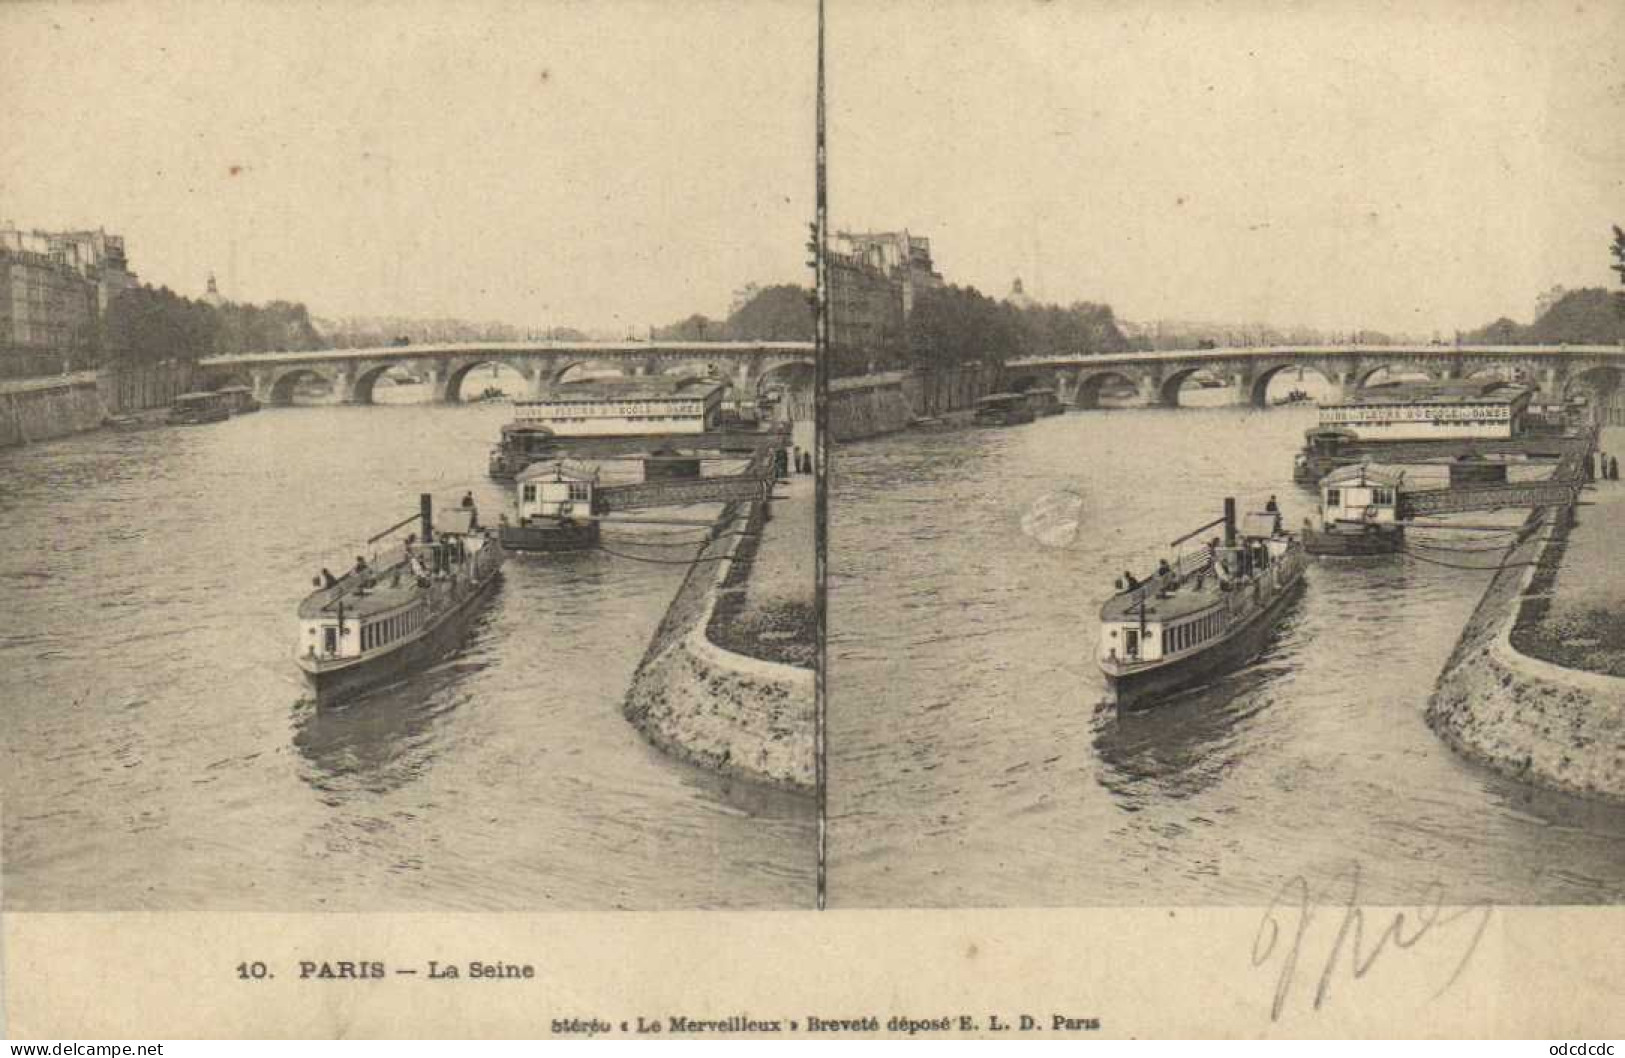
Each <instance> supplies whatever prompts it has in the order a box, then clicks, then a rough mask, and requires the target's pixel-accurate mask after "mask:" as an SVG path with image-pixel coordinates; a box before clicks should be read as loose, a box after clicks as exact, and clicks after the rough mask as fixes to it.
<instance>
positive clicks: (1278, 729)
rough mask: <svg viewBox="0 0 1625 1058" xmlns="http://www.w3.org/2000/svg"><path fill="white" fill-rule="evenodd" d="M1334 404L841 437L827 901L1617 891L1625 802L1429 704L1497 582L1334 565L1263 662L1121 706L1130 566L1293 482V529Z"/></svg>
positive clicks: (1043, 901) (1320, 567) (1318, 569)
mask: <svg viewBox="0 0 1625 1058" xmlns="http://www.w3.org/2000/svg"><path fill="white" fill-rule="evenodd" d="M1313 414H1314V413H1313V411H1312V410H1306V409H1275V410H1271V411H1266V412H1251V411H1245V410H1242V409H1234V408H1223V409H1221V408H1209V409H1181V410H1171V409H1162V410H1135V411H1104V412H1089V413H1075V414H1070V415H1066V416H1062V417H1057V418H1051V419H1046V420H1043V421H1040V422H1038V423H1035V424H1032V425H1029V426H1023V427H1019V428H1013V429H1008V430H963V431H957V432H950V433H941V434H905V435H897V436H894V437H889V438H881V439H876V440H873V441H869V442H863V443H858V444H852V445H845V446H842V447H841V448H840V449H839V450H838V451H837V453H836V462H835V478H834V483H833V499H832V511H833V514H832V518H833V524H832V529H831V557H830V566H831V600H830V606H831V615H830V627H831V642H830V672H829V685H830V700H829V719H828V743H829V747H830V748H829V789H828V801H829V892H830V902H831V904H832V905H834V906H845V907H858V906H924V907H944V906H1012V905H1113V904H1180V903H1189V904H1226V903H1236V904H1246V903H1264V902H1267V901H1268V900H1269V899H1270V897H1271V896H1272V895H1273V894H1274V893H1275V892H1276V891H1277V890H1278V889H1279V888H1280V886H1281V885H1282V884H1283V883H1284V882H1285V881H1286V880H1287V879H1288V878H1290V877H1292V876H1294V875H1297V874H1300V873H1301V874H1305V875H1307V876H1309V877H1311V878H1316V877H1325V876H1328V875H1330V874H1332V873H1335V872H1337V871H1340V870H1342V869H1345V868H1346V867H1347V866H1348V865H1349V864H1350V863H1351V862H1355V861H1358V862H1360V863H1362V864H1363V868H1364V878H1365V880H1366V885H1365V892H1366V895H1367V898H1368V899H1370V900H1372V901H1374V902H1381V901H1392V902H1396V903H1404V902H1411V903H1415V902H1417V901H1418V900H1421V899H1423V890H1424V889H1425V887H1426V886H1428V885H1429V884H1430V883H1433V882H1438V883H1441V884H1442V885H1443V887H1444V889H1443V891H1444V894H1445V899H1446V900H1448V901H1461V902H1468V901H1479V900H1490V901H1496V902H1501V903H1573V904H1587V903H1601V902H1614V901H1619V900H1621V899H1622V898H1625V811H1622V810H1620V809H1618V808H1612V807H1604V806H1599V805H1596V804H1589V803H1585V802H1582V801H1579V800H1576V799H1573V798H1569V797H1565V796H1560V795H1553V794H1547V793H1541V792H1537V791H1534V790H1531V789H1530V788H1528V787H1525V786H1523V785H1521V784H1518V783H1515V782H1511V781H1508V780H1504V779H1501V778H1499V777H1497V776H1495V775H1492V774H1490V773H1489V772H1487V771H1485V770H1483V769H1481V768H1479V767H1477V766H1475V765H1473V764H1471V763H1468V762H1466V761H1464V760H1462V759H1461V758H1460V757H1458V756H1457V755H1456V754H1454V753H1453V752H1452V751H1451V750H1450V749H1449V748H1448V747H1446V746H1445V745H1444V743H1443V742H1441V741H1440V740H1439V739H1438V738H1437V737H1436V736H1435V735H1434V734H1433V733H1432V732H1431V731H1430V730H1429V729H1428V727H1427V725H1426V723H1425V721H1424V709H1425V706H1426V701H1427V696H1428V692H1429V690H1430V689H1431V688H1432V686H1433V683H1434V680H1435V678H1436V677H1437V676H1438V674H1439V671H1440V669H1441V667H1442V666H1443V664H1444V661H1445V659H1446V657H1447V656H1448V655H1449V653H1450V651H1451V648H1452V647H1453V646H1454V644H1455V641H1456V638H1457V636H1458V635H1459V634H1460V632H1461V629H1462V627H1463V625H1464V623H1465V621H1466V619H1467V617H1468V615H1469V613H1470V612H1471V611H1472V609H1473V606H1474V605H1475V604H1476V602H1477V600H1478V598H1479V596H1480V594H1481V593H1482V591H1483V589H1484V587H1485V585H1486V583H1487V581H1488V576H1489V575H1488V574H1487V573H1483V572H1473V571H1461V570H1454V569H1446V568H1441V567H1438V566H1431V565H1425V564H1422V563H1419V562H1417V561H1415V560H1412V559H1409V558H1390V559H1356V560H1344V561H1338V562H1333V561H1324V560H1321V561H1316V562H1314V563H1313V564H1312V566H1311V569H1310V571H1309V574H1308V588H1307V591H1306V593H1305V595H1304V596H1303V597H1302V598H1301V599H1300V600H1299V601H1298V602H1297V603H1295V604H1294V608H1293V609H1292V611H1291V612H1290V613H1289V615H1288V617H1287V619H1286V620H1285V622H1284V623H1283V624H1282V626H1281V628H1280V630H1279V635H1278V637H1277V639H1276V641H1275V643H1274V645H1273V646H1272V647H1271V648H1270V649H1269V650H1268V652H1267V653H1266V655H1265V656H1264V657H1263V658H1262V659H1261V660H1260V661H1259V662H1258V663H1257V664H1254V665H1252V666H1250V667H1248V668H1246V669H1244V670H1242V671H1239V672H1237V673H1235V674H1233V675H1231V676H1229V677H1228V678H1226V679H1223V680H1222V681H1220V682H1219V683H1217V684H1216V685H1214V686H1212V687H1210V688H1208V689H1206V690H1203V691H1201V692H1197V693H1194V694H1192V695H1190V696H1188V697H1186V698H1184V699H1183V700H1181V701H1178V702H1176V703H1173V704H1170V705H1168V706H1166V707H1162V708H1159V709H1155V710H1152V711H1150V712H1147V713H1143V714H1136V715H1129V716H1125V717H1121V718H1120V717H1118V716H1117V715H1116V714H1115V712H1114V711H1113V710H1111V709H1109V708H1101V702H1102V700H1103V696H1104V692H1105V688H1104V684H1103V680H1102V678H1101V676H1100V675H1099V673H1098V671H1097V669H1096V668H1095V665H1094V662H1093V656H1092V654H1093V646H1094V643H1095V641H1096V638H1097V634H1098V633H1097V629H1098V620H1097V613H1098V607H1099V604H1100V602H1101V600H1102V598H1103V597H1104V596H1106V595H1108V594H1109V593H1110V592H1111V586H1112V580H1113V579H1114V577H1116V576H1117V575H1118V574H1119V573H1120V572H1121V571H1122V570H1124V569H1132V570H1134V571H1136V572H1138V573H1142V574H1143V573H1144V572H1145V571H1146V570H1147V569H1148V568H1149V567H1150V566H1151V565H1153V564H1154V563H1155V561H1156V559H1157V558H1158V557H1160V555H1161V554H1162V553H1164V552H1162V551H1160V550H1159V547H1161V546H1162V545H1164V544H1166V542H1167V541H1170V540H1172V539H1174V538H1175V537H1176V536H1178V535H1180V534H1181V533H1182V532H1184V531H1185V530H1187V529H1191V528H1194V527H1195V526H1197V525H1199V524H1201V523H1202V522H1204V521H1207V520H1209V519H1211V518H1213V517H1216V516H1217V515H1218V514H1219V513H1220V509H1219V508H1220V502H1221V500H1222V498H1223V497H1224V496H1226V495H1233V496H1236V497H1238V499H1239V500H1240V501H1241V502H1242V505H1243V508H1244V509H1246V508H1247V507H1248V506H1249V504H1250V505H1251V506H1252V507H1253V508H1254V509H1257V508H1260V507H1262V504H1263V501H1264V500H1265V499H1266V498H1267V497H1268V495H1269V494H1270V493H1276V494H1278V495H1279V497H1280V500H1281V503H1282V507H1283V510H1284V511H1285V515H1286V518H1287V520H1288V522H1289V524H1297V523H1298V522H1300V521H1301V520H1302V518H1303V516H1304V515H1306V514H1308V513H1309V512H1310V510H1311V509H1312V507H1313V497H1312V495H1311V494H1310V493H1308V492H1301V491H1299V490H1297V489H1296V488H1295V487H1294V486H1293V485H1292V483H1291V458H1292V452H1293V449H1294V447H1295V445H1296V444H1297V443H1298V440H1299V438H1300V437H1301V432H1302V430H1303V429H1304V428H1305V427H1307V426H1308V425H1310V424H1311V423H1312V422H1313ZM1487 517H1490V516H1476V517H1475V520H1476V521H1484V520H1485V519H1486V518H1487ZM1503 520H1504V519H1503ZM1024 521H1025V530H1024V527H1023V526H1024ZM1074 521H1075V523H1076V524H1075V534H1074V532H1073V528H1074V526H1073V524H1072V522H1074ZM1447 557H1451V558H1452V561H1458V562H1478V561H1481V559H1480V558H1479V557H1478V556H1471V555H1469V556H1464V557H1462V556H1447Z"/></svg>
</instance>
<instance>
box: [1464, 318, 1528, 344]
mask: <svg viewBox="0 0 1625 1058" xmlns="http://www.w3.org/2000/svg"><path fill="white" fill-rule="evenodd" d="M1461 340H1462V341H1463V342H1464V343H1466V344H1467V345H1523V344H1526V342H1525V339H1524V328H1523V327H1521V326H1519V325H1518V323H1517V322H1515V321H1513V320H1509V319H1507V318H1506V317H1505V316H1502V317H1501V318H1500V319H1498V320H1496V321H1495V322H1494V323H1492V324H1490V325H1489V326H1487V327H1480V328H1479V329H1478V330H1476V331H1468V332H1467V333H1466V334H1464V335H1462V336H1461Z"/></svg>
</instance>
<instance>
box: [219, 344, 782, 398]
mask: <svg viewBox="0 0 1625 1058" xmlns="http://www.w3.org/2000/svg"><path fill="white" fill-rule="evenodd" d="M813 357H814V348H813V343H811V342H637V341H628V342H473V343H457V344H433V345H405V346H385V347H375V348H368V349H320V350H311V351H304V352H291V353H286V352H285V353H245V354H238V355H231V356H215V357H207V358H205V359H203V360H200V361H199V362H198V366H199V367H200V368H201V369H203V370H205V371H208V372H212V373H214V374H215V375H216V376H218V377H230V378H235V379H241V380H243V381H245V382H250V383H251V384H252V386H253V388H254V391H255V395H256V397H258V398H259V399H260V400H261V401H262V402H264V403H269V404H286V403H289V402H290V401H291V400H292V396H293V387H294V386H295V385H296V384H297V383H298V381H299V380H300V379H302V378H310V377H318V378H321V379H324V380H325V381H326V382H328V383H329V384H331V385H332V386H333V388H334V391H335V393H336V394H337V395H338V396H339V397H340V399H343V400H346V401H354V402H357V403H370V402H371V400H372V389H373V386H374V385H375V384H376V383H377V381H378V379H379V378H380V377H382V375H383V373H384V372H385V371H387V370H388V369H389V368H391V367H395V366H401V367H405V368H408V369H410V370H413V371H415V372H417V373H419V374H425V375H427V376H428V379H429V382H430V384H431V386H432V387H433V390H434V399H435V400H437V401H448V402H449V401H455V400H458V399H459V398H460V395H461V389H462V386H463V383H464V382H465V381H466V380H467V379H468V376H469V374H470V372H472V371H473V370H474V369H475V368H477V367H478V366H480V365H482V364H502V365H505V366H509V367H513V368H515V369H516V370H518V371H519V372H520V373H521V374H523V375H524V376H525V379H526V384H527V385H526V388H527V390H528V393H529V394H530V395H533V396H534V395H539V394H541V393H543V392H545V391H546V389H547V388H548V387H549V386H552V385H555V384H557V383H558V382H559V381H561V379H562V378H563V376H564V375H565V374H566V373H567V372H568V371H569V370H570V369H571V368H572V367H575V366H578V365H584V364H589V365H590V364H599V365H607V366H609V367H612V368H613V369H615V370H617V371H619V372H620V373H621V374H622V375H654V374H664V373H668V372H671V371H678V370H683V369H685V368H696V369H703V370H704V371H705V372H707V373H713V372H714V373H716V374H718V375H720V376H722V377H724V378H726V379H727V380H728V381H729V382H730V383H731V384H732V385H734V386H736V387H738V388H741V389H746V390H748V389H750V388H751V387H754V386H758V385H760V384H761V381H762V380H763V379H764V378H765V377H766V376H768V375H769V374H772V373H773V372H775V371H778V370H780V369H782V368H786V367H789V366H792V365H796V364H805V365H807V366H809V367H810V366H812V365H813V364H814V359H813Z"/></svg>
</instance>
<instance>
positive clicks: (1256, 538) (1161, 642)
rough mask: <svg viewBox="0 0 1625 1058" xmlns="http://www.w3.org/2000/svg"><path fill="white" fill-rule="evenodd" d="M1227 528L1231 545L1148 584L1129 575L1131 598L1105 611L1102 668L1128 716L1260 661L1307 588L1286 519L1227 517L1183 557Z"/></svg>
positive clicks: (1202, 550) (1162, 571) (1214, 544)
mask: <svg viewBox="0 0 1625 1058" xmlns="http://www.w3.org/2000/svg"><path fill="white" fill-rule="evenodd" d="M1220 524H1222V525H1223V526H1224V535H1223V538H1222V539H1220V538H1214V539H1212V540H1210V541H1209V542H1208V543H1206V544H1203V545H1200V546H1198V547H1197V548H1196V549H1195V551H1194V552H1193V553H1191V554H1189V555H1187V556H1184V557H1182V558H1181V559H1180V561H1179V562H1178V563H1177V564H1175V565H1170V564H1169V563H1168V562H1167V561H1166V560H1165V561H1164V562H1163V563H1162V565H1161V568H1159V569H1158V571H1157V572H1156V573H1155V574H1154V575H1153V576H1151V577H1150V578H1149V579H1147V580H1146V581H1144V582H1140V581H1137V580H1135V579H1134V578H1133V576H1132V575H1129V574H1125V578H1126V579H1125V582H1124V584H1123V588H1124V590H1122V591H1120V592H1119V593H1118V594H1117V595H1114V596H1113V597H1112V598H1110V599H1108V600H1107V601H1106V603H1105V605H1104V606H1102V607H1101V609H1100V644H1099V650H1098V654H1097V659H1096V660H1097V662H1098V664H1099V666H1100V671H1101V672H1102V674H1104V675H1105V677H1106V687H1107V692H1108V698H1109V700H1110V701H1112V702H1113V703H1115V704H1116V705H1117V707H1118V708H1119V709H1136V708H1145V707H1148V706H1152V705H1155V704H1157V703H1158V702H1160V701H1163V700H1165V699H1167V698H1169V697H1171V696H1173V695H1175V694H1177V693H1179V692H1181V691H1185V690H1189V689H1192V688H1195V687H1199V686H1202V685H1203V684H1206V683H1208V682H1210V681H1211V680H1213V679H1214V678H1215V677H1217V676H1219V675H1221V674H1223V673H1225V672H1228V671H1230V670H1232V669H1235V668H1239V667H1240V666H1242V665H1245V664H1247V663H1248V662H1250V661H1252V660H1253V658H1255V657H1257V656H1258V654H1259V652H1260V651H1262V650H1263V649H1264V646H1265V644H1266V643H1267V642H1268V639H1269V635H1270V633H1271V632H1272V631H1273V630H1274V628H1275V625H1276V623H1277V622H1278V621H1279V620H1280V619H1281V616H1282V615H1283V614H1284V613H1285V611H1286V609H1287V606H1288V604H1289V603H1290V602H1291V601H1292V600H1293V599H1294V598H1296V597H1297V595H1298V593H1299V590H1300V589H1301V588H1302V586H1303V577H1304V567H1305V558H1304V551H1303V545H1302V543H1301V542H1300V541H1299V540H1298V538H1297V537H1296V536H1295V535H1293V534H1291V533H1287V532H1283V531H1282V529H1281V520H1280V515H1279V514H1278V513H1276V512H1273V511H1272V512H1261V513H1257V514H1249V515H1247V517H1246V519H1245V521H1244V522H1243V524H1242V525H1240V526H1239V527H1238V525H1237V522H1236V506H1235V500H1233V499H1226V500H1225V501H1224V517H1223V518H1220V519H1218V520H1216V521H1213V522H1209V523H1208V524H1207V525H1204V526H1201V527H1200V528H1198V529H1196V530H1194V531H1192V532H1190V533H1187V534H1186V535H1185V536H1184V537H1181V538H1180V539H1179V540H1176V541H1174V542H1173V544H1171V545H1170V546H1172V547H1179V546H1180V545H1182V544H1186V543H1187V542H1188V541H1190V540H1192V539H1194V538H1195V537H1196V536H1198V534H1201V533H1203V532H1205V531H1207V530H1209V529H1212V528H1214V527H1215V526H1218V525H1220Z"/></svg>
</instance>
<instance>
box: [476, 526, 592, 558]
mask: <svg viewBox="0 0 1625 1058" xmlns="http://www.w3.org/2000/svg"><path fill="white" fill-rule="evenodd" d="M598 536H599V527H598V523H597V522H556V521H551V520H542V521H536V522H530V523H528V524H525V525H504V526H503V527H502V528H501V530H500V538H501V540H502V547H503V550H505V551H552V552H561V551H590V550H592V549H593V548H595V547H597V546H598Z"/></svg>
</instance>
